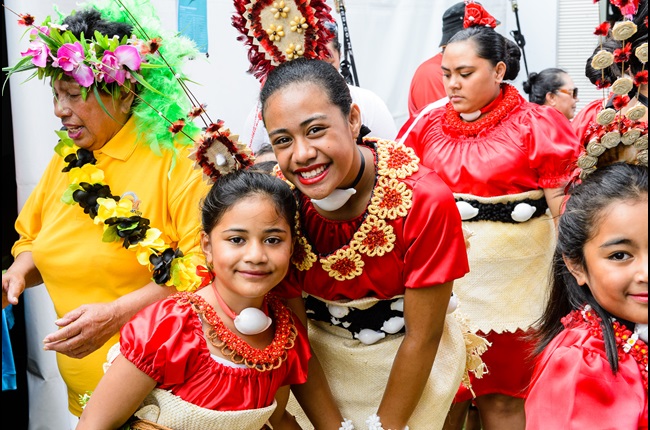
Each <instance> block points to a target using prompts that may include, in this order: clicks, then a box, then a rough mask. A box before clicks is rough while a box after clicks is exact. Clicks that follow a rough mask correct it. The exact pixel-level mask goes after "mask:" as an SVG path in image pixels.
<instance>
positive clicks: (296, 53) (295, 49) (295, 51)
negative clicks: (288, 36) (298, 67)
mask: <svg viewBox="0 0 650 430" xmlns="http://www.w3.org/2000/svg"><path fill="white" fill-rule="evenodd" d="M284 52H286V53H287V58H288V59H289V60H295V59H296V58H298V57H302V56H303V55H304V54H305V51H304V50H303V48H302V45H301V44H297V45H294V44H293V43H290V44H289V47H288V48H287V49H286V51H284Z"/></svg>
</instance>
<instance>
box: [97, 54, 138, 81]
mask: <svg viewBox="0 0 650 430" xmlns="http://www.w3.org/2000/svg"><path fill="white" fill-rule="evenodd" d="M141 62H142V59H141V58H140V53H139V52H138V49H137V48H136V47H135V46H131V45H121V46H118V47H117V48H115V51H104V56H103V57H102V63H101V65H99V71H100V72H102V73H103V77H104V81H105V82H106V83H107V84H110V83H111V82H116V81H117V83H119V84H120V85H123V84H124V80H125V79H126V78H127V77H128V75H127V73H128V71H127V70H126V69H125V67H126V68H128V69H130V70H133V71H136V70H139V69H140V63H141Z"/></svg>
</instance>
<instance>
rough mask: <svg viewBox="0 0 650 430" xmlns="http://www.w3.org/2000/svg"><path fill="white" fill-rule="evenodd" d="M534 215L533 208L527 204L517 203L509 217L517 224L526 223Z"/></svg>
mask: <svg viewBox="0 0 650 430" xmlns="http://www.w3.org/2000/svg"><path fill="white" fill-rule="evenodd" d="M534 213H535V207H533V206H531V205H529V204H528V203H519V204H517V206H515V208H514V210H513V211H512V213H510V217H511V218H512V219H513V220H515V221H517V222H526V221H528V220H529V219H530V218H531V217H532V216H533V214H534Z"/></svg>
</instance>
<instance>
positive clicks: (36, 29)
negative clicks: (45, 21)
mask: <svg viewBox="0 0 650 430" xmlns="http://www.w3.org/2000/svg"><path fill="white" fill-rule="evenodd" d="M39 34H44V35H46V36H49V35H50V27H47V26H45V25H43V26H41V27H34V28H32V31H30V32H29V38H30V39H32V40H34V39H36V38H37V37H38V35H39Z"/></svg>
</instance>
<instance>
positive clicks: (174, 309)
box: [120, 298, 205, 385]
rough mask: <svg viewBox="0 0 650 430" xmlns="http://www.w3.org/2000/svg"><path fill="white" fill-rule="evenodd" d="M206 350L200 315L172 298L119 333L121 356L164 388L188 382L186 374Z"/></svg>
mask: <svg viewBox="0 0 650 430" xmlns="http://www.w3.org/2000/svg"><path fill="white" fill-rule="evenodd" d="M204 350H205V341H204V340H203V330H202V328H201V322H200V320H199V318H198V316H197V314H196V313H195V312H194V311H192V309H191V305H189V304H188V303H182V304H181V303H178V302H177V301H176V300H175V299H173V298H167V299H163V300H161V301H158V302H155V303H153V304H151V305H149V306H147V307H146V308H144V309H142V310H141V311H140V312H138V313H137V314H136V315H135V316H134V317H133V318H132V319H131V320H130V321H129V322H128V323H126V324H125V325H124V327H122V330H121V331H120V352H121V353H122V355H124V357H126V359H127V360H129V361H130V362H132V363H133V364H135V365H136V367H137V368H138V369H140V370H141V371H142V372H144V373H146V374H147V375H149V376H150V377H152V378H153V379H155V380H156V381H157V382H158V383H159V384H161V385H168V384H170V385H171V384H180V383H182V382H184V381H186V380H187V379H189V378H188V374H187V373H188V372H191V371H192V368H193V363H195V362H196V361H198V360H197V359H196V357H197V356H198V354H199V352H200V351H204Z"/></svg>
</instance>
